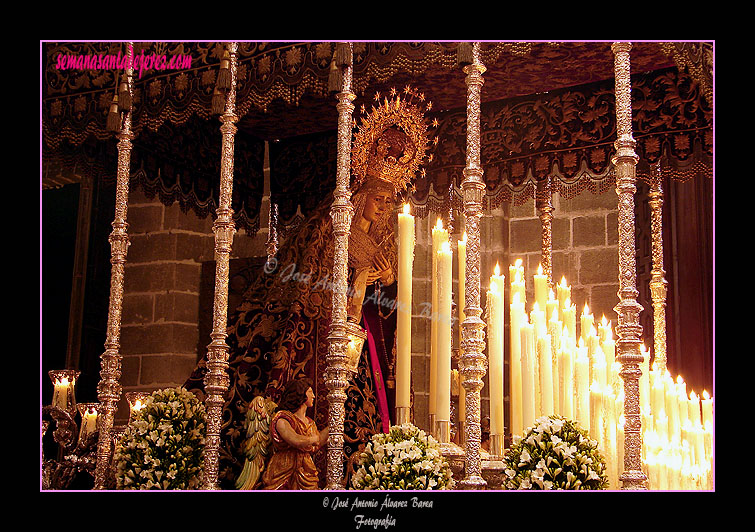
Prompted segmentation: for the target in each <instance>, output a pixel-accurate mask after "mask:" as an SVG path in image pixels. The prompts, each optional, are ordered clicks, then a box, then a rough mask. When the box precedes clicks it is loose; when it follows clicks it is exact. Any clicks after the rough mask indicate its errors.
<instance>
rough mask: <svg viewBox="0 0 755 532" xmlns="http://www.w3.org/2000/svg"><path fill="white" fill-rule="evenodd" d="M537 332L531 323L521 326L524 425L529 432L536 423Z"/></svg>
mask: <svg viewBox="0 0 755 532" xmlns="http://www.w3.org/2000/svg"><path fill="white" fill-rule="evenodd" d="M534 335H535V331H534V328H533V326H532V324H531V323H523V324H522V326H521V337H522V423H523V426H524V429H525V430H527V429H529V428H530V427H532V426H533V424H534V422H535V368H534V361H535V339H534Z"/></svg>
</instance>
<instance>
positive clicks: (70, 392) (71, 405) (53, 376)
mask: <svg viewBox="0 0 755 532" xmlns="http://www.w3.org/2000/svg"><path fill="white" fill-rule="evenodd" d="M47 374H48V375H49V376H50V380H52V385H53V387H54V391H53V394H52V406H54V407H57V408H60V409H61V410H64V411H66V412H68V413H69V414H71V415H72V416H74V415H76V379H77V378H78V377H79V375H80V374H81V372H80V371H76V370H73V369H59V370H51V371H49V372H48V373H47Z"/></svg>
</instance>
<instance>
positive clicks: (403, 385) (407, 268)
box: [396, 204, 415, 421]
mask: <svg viewBox="0 0 755 532" xmlns="http://www.w3.org/2000/svg"><path fill="white" fill-rule="evenodd" d="M398 239H399V247H398V294H397V297H398V306H397V307H396V412H397V415H396V420H397V421H398V420H399V417H400V418H401V420H402V421H409V419H408V416H407V413H408V411H409V408H411V382H412V377H411V372H412V271H413V266H414V246H415V234H414V216H412V215H411V214H410V213H409V204H405V205H404V209H403V212H400V213H399V215H398ZM399 411H400V412H401V416H399V415H398V412H399Z"/></svg>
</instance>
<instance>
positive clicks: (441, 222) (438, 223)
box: [435, 218, 443, 229]
mask: <svg viewBox="0 0 755 532" xmlns="http://www.w3.org/2000/svg"><path fill="white" fill-rule="evenodd" d="M435 229H443V220H442V219H440V218H438V221H437V222H435Z"/></svg>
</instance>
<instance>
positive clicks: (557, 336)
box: [548, 310, 562, 415]
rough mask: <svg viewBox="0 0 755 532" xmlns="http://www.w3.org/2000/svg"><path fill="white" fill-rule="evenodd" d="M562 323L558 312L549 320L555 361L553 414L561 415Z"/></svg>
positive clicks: (553, 372) (549, 332) (549, 331)
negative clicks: (560, 365) (560, 359)
mask: <svg viewBox="0 0 755 532" xmlns="http://www.w3.org/2000/svg"><path fill="white" fill-rule="evenodd" d="M561 330H562V326H561V322H560V321H558V311H557V310H556V311H554V313H553V314H551V318H550V320H548V334H549V335H550V338H551V354H552V359H553V370H552V374H553V413H554V414H558V415H561V413H562V412H561V388H560V382H561V379H560V377H559V372H558V368H559V353H560V350H561Z"/></svg>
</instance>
